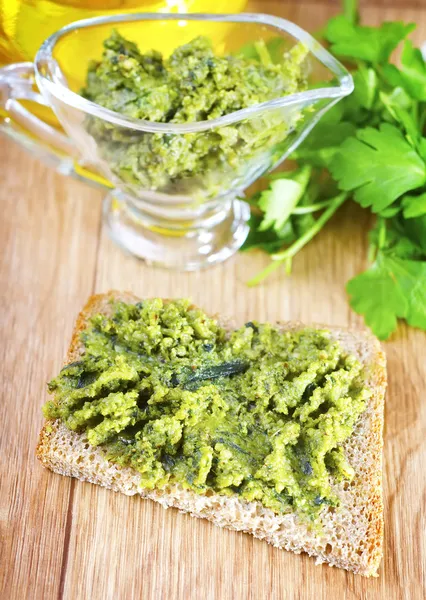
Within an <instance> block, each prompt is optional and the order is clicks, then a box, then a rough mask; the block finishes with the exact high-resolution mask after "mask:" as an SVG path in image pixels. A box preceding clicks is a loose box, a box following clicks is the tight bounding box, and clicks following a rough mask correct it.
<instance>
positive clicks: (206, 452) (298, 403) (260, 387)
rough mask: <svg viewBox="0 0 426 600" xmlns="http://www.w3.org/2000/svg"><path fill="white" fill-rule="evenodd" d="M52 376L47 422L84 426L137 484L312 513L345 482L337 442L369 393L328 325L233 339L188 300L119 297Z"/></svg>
mask: <svg viewBox="0 0 426 600" xmlns="http://www.w3.org/2000/svg"><path fill="white" fill-rule="evenodd" d="M81 339H82V342H83V344H84V348H85V352H84V354H83V355H82V357H81V359H80V360H78V361H77V362H74V363H71V364H69V365H66V366H65V367H64V368H63V369H62V370H61V372H60V374H59V375H58V376H57V377H56V378H55V379H53V380H52V381H51V382H50V383H49V391H50V392H51V393H53V395H54V400H53V401H50V402H47V403H46V404H45V406H44V414H45V416H46V417H47V418H48V419H61V421H62V422H63V423H64V424H65V426H66V427H68V428H69V429H71V430H73V431H77V432H85V433H86V435H87V438H88V440H89V442H90V444H92V445H93V446H102V447H103V448H104V449H105V451H106V453H107V456H108V458H109V459H110V460H111V461H114V462H116V463H118V464H120V465H123V466H130V467H132V468H134V469H136V470H137V471H139V473H140V475H141V486H143V487H145V488H150V489H151V488H161V487H163V486H165V485H166V484H167V483H169V482H170V483H173V482H179V483H181V484H182V485H183V486H184V487H188V488H191V489H193V490H194V491H196V492H197V493H200V494H203V493H205V492H206V491H207V490H213V491H214V492H216V493H219V494H237V495H239V496H240V497H241V498H244V499H246V500H257V501H259V502H261V503H262V504H263V505H264V506H265V507H268V508H271V509H272V510H274V511H275V512H278V513H279V512H285V511H288V510H296V511H297V512H298V513H299V514H302V515H305V516H308V517H310V518H312V519H314V518H315V517H316V516H317V515H318V513H319V511H320V510H321V509H322V508H323V505H333V506H335V505H336V504H337V498H336V496H335V494H334V493H333V491H332V483H333V482H336V481H337V482H338V481H341V480H343V479H347V480H350V479H351V478H352V477H353V469H352V467H351V466H350V465H349V464H348V462H347V461H346V459H345V456H344V453H343V451H342V442H344V440H346V439H347V438H348V437H349V436H350V435H351V433H352V431H353V428H354V425H355V423H356V421H357V419H358V417H359V416H360V414H361V413H362V412H363V411H364V409H365V406H366V399H367V398H368V396H369V392H368V390H367V389H365V388H364V387H363V379H362V369H361V365H360V363H359V362H358V361H357V360H356V359H355V358H354V357H353V356H351V355H348V354H346V353H344V352H343V351H342V349H341V348H340V346H339V344H338V343H337V342H336V341H333V340H332V339H331V337H330V335H329V333H328V332H327V331H326V330H315V329H308V328H306V329H302V330H300V331H287V332H280V330H279V329H278V328H276V327H273V326H272V325H270V324H268V323H266V324H259V323H247V324H246V325H245V326H244V327H242V328H240V329H238V330H236V331H233V332H232V333H231V334H229V335H228V334H227V333H226V332H225V330H224V329H222V328H221V327H219V325H218V324H217V322H216V320H214V319H211V318H210V317H208V316H207V315H206V314H205V313H204V312H203V311H202V310H199V309H194V308H191V305H190V303H189V301H186V300H177V301H173V302H170V303H168V304H163V302H162V300H160V299H154V300H146V301H144V302H140V303H138V304H136V305H132V304H124V303H121V302H117V303H114V304H113V307H112V316H111V317H107V316H105V315H101V314H99V315H96V316H94V317H93V318H92V319H91V320H90V325H89V326H88V328H87V329H86V330H85V331H84V332H83V333H82V334H81Z"/></svg>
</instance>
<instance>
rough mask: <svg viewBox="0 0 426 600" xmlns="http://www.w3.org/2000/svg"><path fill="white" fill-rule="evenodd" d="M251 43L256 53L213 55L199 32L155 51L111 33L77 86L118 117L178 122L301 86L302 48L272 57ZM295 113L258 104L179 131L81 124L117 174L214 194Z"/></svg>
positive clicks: (144, 183)
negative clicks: (232, 117)
mask: <svg viewBox="0 0 426 600" xmlns="http://www.w3.org/2000/svg"><path fill="white" fill-rule="evenodd" d="M254 47H255V48H257V49H258V51H257V53H256V51H255V52H254V55H255V56H256V57H257V58H246V57H245V56H243V55H240V56H238V55H228V56H220V55H218V54H216V53H215V51H214V49H213V44H212V42H211V40H210V39H208V38H206V37H201V36H200V37H197V38H195V39H193V40H192V41H191V42H189V43H188V44H185V45H183V46H179V47H178V48H176V49H175V50H174V52H173V53H172V54H171V55H170V56H169V57H168V58H164V57H163V56H162V54H161V53H160V52H157V51H155V50H152V51H149V52H146V53H144V54H143V53H141V52H140V50H139V49H138V47H137V46H136V44H134V43H133V42H131V41H128V40H126V39H124V38H123V37H122V36H121V35H120V34H119V33H118V32H116V31H113V32H112V34H111V36H110V37H109V38H108V39H107V40H105V42H104V48H105V49H104V53H103V56H102V59H101V61H99V62H92V63H91V64H90V66H89V69H88V73H87V82H86V87H85V88H84V90H83V91H82V94H83V96H85V97H86V98H87V99H89V100H91V101H93V102H95V103H97V104H99V105H101V106H103V107H105V108H108V109H110V110H113V111H115V112H117V113H120V114H122V115H124V116H126V117H132V118H136V119H144V120H147V121H153V122H156V123H169V124H182V123H195V122H198V121H209V120H212V119H216V118H219V117H222V116H224V115H228V114H230V113H233V112H235V111H238V110H241V109H244V108H248V107H250V106H253V105H255V104H259V103H262V102H266V101H269V100H274V99H276V98H279V97H281V96H285V95H288V94H292V93H295V92H299V91H302V90H303V89H305V88H306V81H305V75H304V70H305V69H304V67H303V62H304V59H305V57H306V54H307V50H306V48H304V47H303V46H302V45H296V46H294V47H293V48H292V49H291V50H290V51H289V52H288V53H286V54H285V55H282V60H280V61H279V62H278V63H274V62H273V60H272V59H271V57H270V55H269V53H268V49H267V46H266V44H265V43H262V42H257V43H256V44H255V46H254ZM299 117H300V114H299V113H298V112H297V111H296V110H293V111H291V110H290V111H288V110H287V112H286V113H285V115H284V114H283V112H282V111H279V110H275V111H266V112H264V113H262V115H258V116H256V117H255V118H252V119H245V120H243V121H240V122H238V123H235V124H232V125H228V126H222V127H216V128H214V129H209V130H207V131H200V132H192V133H187V134H173V133H150V132H143V131H136V130H135V129H133V128H125V127H119V126H117V125H114V124H112V123H109V122H107V121H105V120H103V119H97V118H94V117H89V118H88V120H87V128H88V131H89V133H90V134H91V135H92V136H93V137H94V139H95V140H96V142H97V146H98V150H99V152H100V154H101V156H102V158H103V159H105V160H106V161H107V163H108V165H109V168H110V169H111V171H112V172H113V174H114V175H115V176H117V177H119V178H120V179H121V180H122V181H124V182H127V183H128V184H135V185H137V186H138V187H142V188H149V189H152V190H161V191H164V192H168V191H176V190H177V191H180V192H189V191H191V189H192V188H194V187H197V188H199V187H202V188H204V189H205V191H206V194H210V195H212V194H213V195H214V194H216V193H217V191H218V190H219V189H223V184H224V180H223V177H224V173H227V172H228V173H229V176H230V177H232V178H233V179H234V178H235V175H236V174H240V175H243V174H244V173H245V172H246V171H247V169H250V168H252V169H255V170H256V172H258V171H259V164H257V165H254V164H253V165H251V166H250V164H249V163H250V160H252V159H256V160H258V158H257V157H258V156H259V155H261V160H266V158H265V156H264V154H265V152H266V153H267V154H268V153H270V154H273V153H274V151H275V150H276V145H277V144H279V143H281V142H283V140H285V138H286V137H287V136H288V133H289V132H290V131H291V130H292V128H293V127H294V124H295V122H296V121H297V120H298V119H299ZM281 153H282V152H281ZM262 156H263V158H262ZM265 168H266V167H265Z"/></svg>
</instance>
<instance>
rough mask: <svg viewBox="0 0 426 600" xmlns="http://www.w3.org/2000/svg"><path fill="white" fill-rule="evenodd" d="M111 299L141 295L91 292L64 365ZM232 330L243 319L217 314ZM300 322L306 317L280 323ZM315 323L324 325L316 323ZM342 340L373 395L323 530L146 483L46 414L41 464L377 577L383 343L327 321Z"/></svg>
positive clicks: (228, 499) (236, 502)
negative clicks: (349, 472) (350, 475)
mask: <svg viewBox="0 0 426 600" xmlns="http://www.w3.org/2000/svg"><path fill="white" fill-rule="evenodd" d="M111 300H122V301H125V302H136V301H138V300H139V298H137V297H136V296H135V295H134V294H132V293H131V292H117V291H111V292H108V293H107V294H100V295H94V296H92V297H91V298H90V299H89V300H88V302H87V304H86V306H85V307H84V308H83V310H82V311H81V313H80V314H79V316H78V318H77V322H76V325H75V328H74V331H73V335H72V339H71V343H70V346H69V349H68V353H67V357H66V361H65V364H68V363H69V362H72V361H74V360H78V358H79V357H80V356H81V354H82V352H83V351H84V348H83V346H82V344H81V341H80V333H81V331H82V330H84V329H85V328H86V326H87V322H88V319H89V318H90V316H92V315H93V314H96V313H99V312H102V313H105V314H108V313H109V312H111V307H110V302H111ZM218 319H219V321H220V323H221V325H222V326H223V327H225V328H226V329H228V330H230V329H232V328H234V327H235V326H236V325H235V323H234V322H233V321H232V320H230V319H224V318H220V317H218ZM279 326H280V327H281V328H282V329H283V330H285V329H298V328H300V327H302V324H301V323H294V322H293V323H291V322H288V323H279ZM314 326H316V327H324V326H321V325H314ZM327 329H328V330H329V331H330V332H331V334H332V336H333V337H334V338H335V339H338V340H339V342H340V343H341V345H342V347H343V348H344V349H345V350H347V351H349V352H351V353H353V354H355V355H356V356H357V358H358V359H359V360H360V361H361V362H362V363H363V365H364V368H365V374H366V376H365V377H366V385H367V386H368V387H369V388H370V389H371V391H372V396H371V397H370V399H369V403H368V406H367V409H366V411H365V412H364V413H363V414H362V415H361V417H360V419H359V421H358V422H357V424H356V427H355V430H354V432H353V434H352V436H351V437H350V438H349V440H347V441H346V442H345V444H344V445H343V448H344V451H345V453H346V455H347V457H348V459H349V461H350V463H351V464H352V466H353V467H354V469H355V472H356V475H355V477H354V479H353V481H352V482H351V483H350V484H348V483H347V482H346V483H344V482H342V483H340V484H334V485H333V488H334V491H335V492H336V493H337V495H338V496H339V498H340V507H339V508H338V509H333V508H330V507H328V508H327V507H325V508H324V511H323V512H322V513H321V517H320V518H321V524H322V528H321V529H322V532H319V531H318V530H314V529H312V528H310V527H309V525H308V524H307V523H306V522H304V521H303V520H301V519H300V518H299V517H298V516H297V515H296V514H295V513H293V512H288V513H286V514H279V515H278V514H275V513H274V512H273V511H272V510H270V509H267V508H265V507H263V505H262V504H260V503H259V502H248V501H245V500H243V499H240V498H239V497H238V496H237V495H235V496H221V495H219V494H208V495H200V494H197V493H195V492H193V491H192V490H187V489H184V488H182V486H180V485H178V484H170V485H168V486H167V487H165V488H164V489H161V490H144V489H141V488H140V486H139V479H140V477H139V474H138V472H137V471H135V470H133V469H131V468H123V467H119V466H118V465H115V464H114V463H112V462H109V461H107V460H106V458H105V453H104V451H103V449H102V448H101V447H97V448H93V447H91V446H90V445H89V443H88V442H87V439H86V437H85V435H84V434H78V433H75V432H72V431H70V430H68V429H66V427H65V426H64V425H63V424H62V423H60V422H59V421H46V423H45V424H44V426H43V429H42V431H41V433H40V440H39V444H38V446H37V450H36V454H37V457H38V458H39V460H40V461H41V462H42V464H43V465H44V466H45V467H47V468H49V469H51V470H52V471H54V472H55V473H59V474H61V475H67V476H71V477H76V478H78V479H80V480H82V481H89V482H91V483H96V484H98V485H102V486H104V487H107V488H109V489H111V490H114V491H117V492H122V493H124V494H127V495H134V494H139V495H140V496H141V497H142V498H150V499H152V500H155V501H156V502H159V503H160V504H162V505H163V506H164V507H165V508H168V507H175V508H178V509H179V510H180V511H182V512H186V513H189V514H191V515H192V516H195V517H200V518H206V519H208V520H209V521H212V522H213V523H215V524H216V525H218V526H220V527H227V528H228V529H236V530H239V531H246V532H248V533H251V534H252V535H254V536H255V537H257V538H260V539H265V540H266V541H268V542H269V543H271V544H273V545H274V546H276V547H279V548H283V549H286V550H291V551H293V552H296V553H300V552H307V553H308V554H309V555H311V556H314V557H316V562H317V564H319V563H323V562H325V563H328V564H329V565H330V566H337V567H341V568H343V569H347V570H349V571H353V572H354V573H358V574H360V575H364V576H367V577H370V576H377V569H378V567H379V564H380V561H381V558H382V552H383V550H382V547H383V498H382V449H383V412H384V395H385V390H386V358H385V354H384V352H383V350H382V348H381V346H380V344H379V342H378V341H377V340H376V339H375V338H374V337H373V336H372V335H371V334H369V333H367V332H364V331H360V330H356V329H343V328H335V327H327Z"/></svg>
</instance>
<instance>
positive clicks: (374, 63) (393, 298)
mask: <svg viewBox="0 0 426 600" xmlns="http://www.w3.org/2000/svg"><path fill="white" fill-rule="evenodd" d="M344 4H345V11H344V14H341V15H339V16H337V17H334V18H332V19H331V20H330V21H329V22H328V23H327V25H326V27H325V29H324V30H323V32H322V35H323V37H324V39H325V40H326V41H327V42H329V44H330V50H331V52H332V53H333V54H334V55H336V56H337V57H339V58H340V59H341V60H342V61H344V62H345V63H346V64H347V65H348V66H349V67H350V68H351V70H352V75H353V78H354V83H355V90H354V92H353V94H352V95H351V96H349V97H347V98H345V99H343V100H342V101H341V102H339V103H338V104H337V105H336V106H335V107H333V108H332V109H331V110H330V111H329V112H328V113H327V114H326V115H325V116H324V118H323V119H322V120H321V121H320V123H319V124H318V125H317V126H316V127H315V129H314V130H313V131H312V133H311V134H310V135H309V137H308V138H307V139H306V140H305V142H304V143H303V144H302V145H301V147H300V148H298V149H297V151H296V153H295V154H293V155H292V159H295V160H296V161H297V168H295V169H294V170H293V171H290V172H284V173H277V174H274V175H271V176H269V187H268V189H267V190H265V191H263V192H261V193H258V194H256V195H255V196H254V197H253V198H252V199H251V204H252V205H253V206H254V207H256V209H255V211H254V213H253V215H252V218H251V229H250V234H249V237H248V239H247V242H246V244H245V245H244V247H243V249H249V248H261V249H263V250H265V251H266V252H268V254H270V255H271V258H272V262H271V264H270V265H269V266H268V267H267V268H266V269H265V270H264V271H263V272H261V273H260V274H258V275H257V276H256V277H254V278H253V279H252V280H251V281H250V282H249V284H250V285H255V284H257V283H259V282H260V281H261V280H262V279H264V278H265V277H266V276H267V275H269V273H271V272H272V271H273V270H275V269H276V268H277V267H279V266H280V265H284V266H285V267H286V270H287V272H290V270H291V261H292V258H293V257H294V255H295V254H296V253H297V252H298V251H299V250H300V249H301V248H303V246H305V245H306V244H307V243H308V242H309V241H310V240H311V239H312V238H313V237H314V236H315V235H316V234H317V233H318V232H319V231H320V230H321V229H322V227H323V226H324V225H325V223H326V222H327V221H328V220H329V219H330V217H331V216H332V215H333V214H334V213H335V212H336V210H337V209H338V208H339V207H340V206H341V205H342V204H343V203H344V202H345V201H346V200H348V199H349V198H352V199H353V200H354V201H355V202H357V203H358V204H360V205H361V206H362V207H364V208H365V209H368V210H370V211H372V212H373V213H374V214H375V215H376V217H377V218H376V224H375V226H374V228H373V230H372V231H371V232H370V234H369V239H370V251H369V256H368V262H369V266H368V268H367V269H366V270H365V271H364V272H363V273H361V274H360V275H357V276H356V277H354V278H353V279H351V280H350V281H349V282H348V283H347V286H346V289H347V292H348V294H349V297H350V304H351V306H352V308H353V309H354V310H355V311H356V312H358V313H360V314H362V315H364V318H365V321H366V323H367V324H368V325H369V326H370V328H371V329H372V330H373V332H374V333H375V335H377V336H378V337H379V338H380V339H386V338H388V337H389V335H390V334H391V333H392V332H393V331H394V330H395V329H396V326H397V319H399V318H400V319H405V320H406V321H407V323H408V324H409V325H412V326H414V327H420V328H421V329H424V330H426V137H425V134H426V62H425V59H424V57H423V56H422V53H421V51H420V49H418V48H415V47H414V46H413V44H412V43H411V41H410V40H408V39H406V38H407V35H408V34H409V33H410V32H411V31H413V29H414V28H415V25H414V24H404V23H401V22H388V23H383V24H382V25H381V26H380V27H364V26H361V25H359V24H358V18H357V10H356V4H355V2H353V1H350V0H349V1H347V2H345V3H344ZM400 44H403V47H402V53H401V59H400V66H399V67H397V66H395V65H393V64H391V63H390V56H391V54H392V52H393V51H394V50H395V48H397V46H399V45H400ZM318 215H319V216H318Z"/></svg>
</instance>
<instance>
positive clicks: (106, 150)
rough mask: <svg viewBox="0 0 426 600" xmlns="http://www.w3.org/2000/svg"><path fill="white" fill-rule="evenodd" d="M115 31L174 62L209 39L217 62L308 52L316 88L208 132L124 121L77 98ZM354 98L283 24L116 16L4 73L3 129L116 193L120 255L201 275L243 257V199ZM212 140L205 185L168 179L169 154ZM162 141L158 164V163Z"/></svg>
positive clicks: (67, 32) (0, 77)
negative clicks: (230, 148) (260, 51)
mask: <svg viewBox="0 0 426 600" xmlns="http://www.w3.org/2000/svg"><path fill="white" fill-rule="evenodd" d="M113 28H115V29H117V30H118V31H119V32H120V33H121V34H122V35H123V36H124V37H126V38H128V39H131V40H133V41H135V42H136V43H137V44H138V45H139V47H140V49H141V51H142V52H146V51H147V50H149V49H151V48H154V49H156V50H159V51H160V52H163V53H164V54H165V55H166V56H167V55H168V54H170V52H171V51H172V50H173V48H169V46H170V39H174V40H176V38H177V37H178V39H179V45H181V44H184V43H187V42H189V41H190V40H192V39H193V38H195V37H197V36H198V35H206V36H208V37H209V38H211V39H212V41H213V45H214V48H215V51H216V52H217V53H218V54H232V53H238V52H239V51H240V50H241V48H245V49H246V51H247V49H249V48H250V45H252V44H253V43H255V42H259V41H263V42H265V44H266V45H267V46H268V45H269V46H270V47H271V48H272V47H277V42H278V44H281V43H282V45H283V48H284V49H285V50H288V49H290V48H291V47H292V46H294V45H295V44H296V43H298V42H301V43H302V44H303V45H304V46H305V48H306V49H307V51H308V52H307V54H308V61H307V64H308V65H309V66H308V68H309V77H308V80H309V82H310V83H309V88H308V90H306V91H303V92H298V93H295V94H291V95H286V96H283V97H280V98H277V99H274V100H271V101H268V102H263V103H261V104H256V105H254V106H251V107H249V108H245V109H243V110H239V111H236V112H233V113H230V114H227V115H225V116H222V117H220V118H216V119H212V120H205V121H197V122H192V123H179V124H177V123H159V122H152V121H146V120H141V119H135V118H131V117H126V116H123V115H121V114H119V113H116V112H113V111H111V110H108V109H107V108H104V107H102V106H99V105H97V104H95V103H93V102H91V101H89V100H87V99H86V98H84V97H83V96H81V95H80V94H79V91H80V90H81V88H82V87H83V85H84V82H85V77H86V72H87V66H88V62H89V61H90V60H91V59H95V60H99V59H100V57H101V53H102V42H103V40H104V39H105V38H107V37H108V36H109V34H110V33H111V30H112V29H113ZM176 29H178V30H179V35H178V36H177V32H176ZM94 47H96V48H98V50H97V52H96V53H95V55H94V54H93V48H94ZM88 48H90V49H91V52H90V53H89V52H88ZM70 56H73V60H72V61H70V60H69V57H70ZM65 57H67V60H65ZM316 82H323V83H322V84H321V86H320V87H319V86H318V84H317V83H316ZM324 82H325V83H324ZM35 84H36V85H37V87H38V90H37V89H36V85H35ZM352 89H353V82H352V78H351V76H350V75H349V74H348V72H347V71H346V70H345V68H344V67H343V66H342V65H341V64H340V63H339V62H338V61H337V60H336V59H335V58H333V57H332V56H331V55H330V54H329V53H328V52H327V51H326V50H325V49H324V48H323V47H322V46H321V45H320V44H319V43H318V42H317V41H316V40H315V39H314V38H313V37H311V36H310V35H309V34H308V33H307V32H305V31H304V30H303V29H301V28H300V27H298V26H297V25H295V24H293V23H291V22H289V21H286V20H284V19H281V18H278V17H273V16H269V15H262V14H240V15H213V14H191V15H189V14H188V15H187V14H185V15H176V14H143V13H140V14H132V15H129V14H126V15H114V16H109V17H97V18H93V19H87V20H84V21H78V22H76V23H72V24H70V25H68V26H66V27H64V28H63V29H61V30H59V31H58V32H57V33H55V34H53V35H52V36H50V37H49V38H48V39H47V40H46V41H45V42H44V43H43V44H42V46H41V47H40V50H39V51H38V53H37V55H36V58H35V62H34V64H33V63H19V64H14V65H10V66H8V67H5V68H3V69H1V70H0V119H1V120H0V129H1V130H2V132H3V133H4V134H6V135H7V136H9V137H11V138H12V139H14V140H16V141H18V142H19V143H20V144H21V145H22V146H24V147H25V148H26V149H27V150H29V151H30V152H32V153H33V154H35V155H36V156H37V157H39V158H40V159H42V160H44V161H46V162H48V163H49V164H50V165H52V166H53V167H54V168H55V169H56V170H57V171H58V172H60V173H63V174H66V175H70V176H73V177H76V178H78V179H83V180H84V181H87V182H88V183H91V184H93V185H97V186H101V187H103V188H105V189H106V190H108V193H107V195H106V197H105V200H104V208H103V218H104V223H105V225H106V227H107V229H108V232H109V234H110V235H111V237H112V238H113V239H114V240H115V241H116V242H117V243H118V244H119V245H120V246H121V247H122V248H123V249H125V250H126V251H128V252H130V253H131V254H133V255H135V256H137V257H139V258H141V259H144V260H145V261H146V262H148V263H150V264H155V265H158V266H162V267H168V268H175V269H185V270H196V269H198V268H201V267H206V266H208V265H212V264H216V263H218V262H221V261H223V260H225V259H226V258H228V257H229V256H231V255H232V254H233V253H234V252H236V250H238V248H240V247H241V245H242V244H243V243H244V240H245V239H246V236H247V233H248V224H247V221H248V218H249V213H250V211H249V207H248V205H247V204H246V203H245V202H244V201H243V200H241V197H243V195H244V190H245V189H246V188H247V187H248V186H249V185H250V184H251V183H252V182H253V181H254V180H256V179H257V178H258V177H259V176H260V175H262V174H263V173H265V172H266V171H268V170H270V169H272V168H273V167H275V166H276V165H278V164H279V163H280V162H282V161H283V160H284V159H285V158H286V157H287V156H288V155H289V154H290V153H291V152H292V151H293V150H295V148H296V147H297V146H298V145H299V144H300V143H301V142H302V141H303V140H304V138H305V137H306V136H307V135H308V133H309V131H310V130H311V129H312V128H313V127H314V125H315V124H316V123H317V122H318V120H319V119H320V118H321V116H322V115H323V114H324V113H325V112H326V111H327V110H328V109H329V108H330V107H331V106H333V105H334V104H335V103H336V102H337V101H338V100H339V99H340V98H342V97H343V96H346V95H347V94H349V93H351V91H352ZM48 109H53V111H54V114H55V115H56V117H57V119H58V121H59V123H58V122H57V121H56V119H55V117H54V116H53V115H52V113H51V112H50V111H49V110H48ZM59 124H60V125H59ZM247 128H249V129H250V131H253V130H256V131H258V132H260V133H261V135H260V136H259V139H260V140H261V141H260V142H259V143H258V144H256V145H255V147H252V148H251V149H250V152H249V153H247V152H246V151H245V147H244V145H242V144H241V140H240V138H239V137H238V136H241V135H242V132H243V131H244V130H246V129H247ZM97 130H101V131H103V132H104V133H103V135H102V136H99V135H97V134H96V131H97ZM229 136H237V138H236V139H237V143H236V156H237V160H236V161H234V163H232V161H227V160H224V157H223V156H221V154H220V140H221V139H223V138H224V137H225V138H228V139H229ZM212 139H217V140H219V141H218V144H219V145H218V151H217V155H215V156H216V158H214V157H213V158H212V160H210V162H209V163H208V168H204V170H203V172H202V173H201V174H200V173H199V172H196V170H194V172H191V168H190V167H188V168H187V170H186V173H185V177H176V173H173V172H171V171H170V165H169V163H168V160H167V152H168V148H169V146H168V144H169V145H170V152H173V153H174V155H176V153H179V151H180V150H179V149H180V148H181V152H182V157H185V151H186V150H185V149H186V148H188V147H190V148H194V147H195V146H196V145H197V144H201V145H202V144H204V143H207V142H208V143H209V144H210V145H211V143H212ZM111 140H112V141H111ZM159 141H160V142H161V143H160V147H163V148H164V154H163V155H162V156H161V154H155V152H154V151H153V149H155V148H158V147H159V146H158V142H159ZM135 149H137V151H136V150H135ZM144 152H151V153H152V156H153V157H154V158H155V160H154V159H153V161H154V162H155V165H154V166H150V167H147V166H146V161H144ZM239 153H240V154H241V155H240V157H239V158H238V154H239ZM177 159H179V156H178V157H177ZM153 161H151V163H152V162H153ZM154 173H155V176H154Z"/></svg>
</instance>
